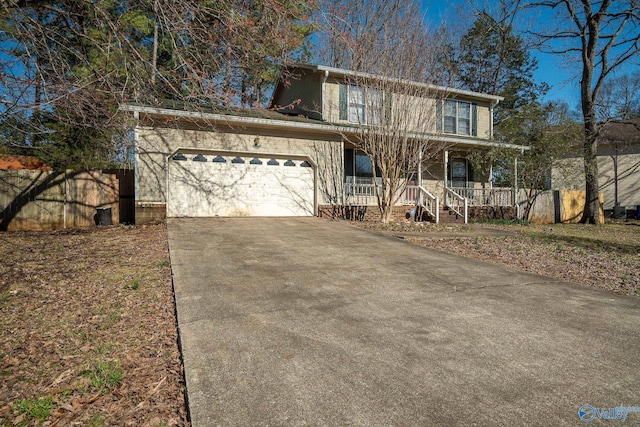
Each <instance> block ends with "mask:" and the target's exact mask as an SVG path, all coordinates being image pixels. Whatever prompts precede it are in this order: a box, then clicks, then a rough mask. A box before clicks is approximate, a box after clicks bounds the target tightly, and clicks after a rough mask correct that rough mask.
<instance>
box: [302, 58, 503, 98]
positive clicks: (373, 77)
mask: <svg viewBox="0 0 640 427" xmlns="http://www.w3.org/2000/svg"><path fill="white" fill-rule="evenodd" d="M291 68H306V69H308V70H315V71H322V72H324V73H330V74H334V75H336V76H339V77H357V78H361V79H371V80H381V79H388V77H385V76H380V75H375V74H370V73H363V72H358V71H351V70H345V69H342V68H335V67H327V66H324V65H309V64H296V65H293V66H292V67H291ZM392 80H394V81H395V80H397V81H399V82H404V83H406V84H408V85H411V86H416V87H423V88H427V89H432V90H435V91H437V92H445V93H452V94H456V95H462V96H469V97H473V98H478V99H485V100H488V101H492V103H495V104H497V103H498V102H500V101H502V100H504V97H502V96H498V95H489V94H487V93H481V92H474V91H471V90H464V89H455V88H450V87H446V86H439V85H433V84H430V83H420V82H414V81H411V80H406V79H392Z"/></svg>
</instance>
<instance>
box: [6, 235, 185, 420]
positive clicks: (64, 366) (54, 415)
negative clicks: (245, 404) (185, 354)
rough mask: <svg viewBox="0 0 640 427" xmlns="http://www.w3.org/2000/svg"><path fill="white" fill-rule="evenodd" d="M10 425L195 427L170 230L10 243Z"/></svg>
mask: <svg viewBox="0 0 640 427" xmlns="http://www.w3.org/2000/svg"><path fill="white" fill-rule="evenodd" d="M0 253H1V254H2V263H1V265H0V322H2V325H1V331H2V335H1V336H0V426H5V425H6V426H11V425H49V426H54V425H59V426H62V425H82V426H108V425H118V426H127V425H131V426H133V425H135V426H138V425H142V426H144V425H149V426H172V425H180V426H182V425H188V424H189V423H188V419H187V411H186V405H185V390H184V380H183V378H184V376H183V371H182V364H181V360H180V352H179V348H178V338H177V329H176V318H175V311H174V301H173V292H172V287H171V270H170V264H169V253H168V247H167V233H166V227H165V226H164V225H153V226H147V227H129V226H112V227H104V228H96V227H94V228H86V229H73V230H63V231H57V232H5V233H1V234H0Z"/></svg>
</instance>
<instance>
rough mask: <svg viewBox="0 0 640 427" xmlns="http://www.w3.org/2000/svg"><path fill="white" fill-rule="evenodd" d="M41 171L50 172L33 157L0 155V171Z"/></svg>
mask: <svg viewBox="0 0 640 427" xmlns="http://www.w3.org/2000/svg"><path fill="white" fill-rule="evenodd" d="M20 169H28V170H41V171H51V170H52V169H51V167H50V166H47V165H46V164H45V163H44V162H43V161H42V160H40V159H38V158H37V157H33V156H19V155H14V154H0V170H20Z"/></svg>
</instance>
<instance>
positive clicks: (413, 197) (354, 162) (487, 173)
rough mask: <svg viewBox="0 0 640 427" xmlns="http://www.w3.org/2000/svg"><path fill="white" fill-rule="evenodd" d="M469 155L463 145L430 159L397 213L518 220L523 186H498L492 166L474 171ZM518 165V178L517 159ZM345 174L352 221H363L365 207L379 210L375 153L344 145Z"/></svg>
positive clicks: (397, 205) (447, 219)
mask: <svg viewBox="0 0 640 427" xmlns="http://www.w3.org/2000/svg"><path fill="white" fill-rule="evenodd" d="M469 153H470V151H469V150H465V149H457V148H456V149H451V150H443V151H441V152H440V153H437V154H436V155H434V156H433V158H431V159H428V160H426V161H424V162H423V163H422V167H421V168H419V170H417V171H416V172H415V173H413V174H411V176H409V177H408V183H407V185H406V187H405V188H404V191H402V192H401V193H400V195H399V197H398V199H397V201H396V203H395V206H394V212H395V211H398V215H396V216H399V217H404V219H410V220H413V221H429V222H435V223H436V224H437V223H440V222H461V223H465V224H466V223H468V222H469V220H471V219H514V218H517V215H518V212H517V210H518V208H517V203H516V194H517V188H515V186H511V187H498V186H494V184H493V179H492V178H493V175H494V174H493V170H492V168H491V167H490V166H489V167H488V168H487V169H486V170H484V171H482V170H474V169H476V168H474V166H473V162H472V161H471V160H470V159H469ZM513 167H514V172H515V175H516V177H517V159H515V160H514V164H513ZM344 173H345V175H344V197H343V202H344V203H343V204H344V206H345V207H347V211H349V208H351V211H350V214H351V215H350V216H351V218H350V219H363V215H362V212H363V210H364V211H366V210H369V209H377V205H378V198H377V194H378V192H379V191H380V188H381V181H380V180H381V178H380V177H379V175H380V174H379V173H377V174H376V175H377V176H378V177H377V178H374V173H373V168H372V165H371V161H370V160H369V157H368V156H367V155H366V154H365V153H362V152H360V151H358V150H357V149H356V148H354V147H349V146H346V147H345V149H344ZM514 181H515V182H517V179H516V180H514ZM444 215H447V216H446V217H445V216H444Z"/></svg>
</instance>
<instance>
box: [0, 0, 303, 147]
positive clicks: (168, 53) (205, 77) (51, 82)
mask: <svg viewBox="0 0 640 427" xmlns="http://www.w3.org/2000/svg"><path fill="white" fill-rule="evenodd" d="M314 2H315V0H303V1H292V0H285V1H280V0H262V1H258V2H246V1H241V0H215V1H214V0H197V1H189V2H175V1H173V0H140V1H135V2H131V1H126V0H100V1H80V0H40V1H28V0H7V1H5V2H3V3H2V5H0V38H1V39H0V61H2V62H1V63H0V66H2V70H1V71H0V126H3V125H4V126H13V127H12V129H14V130H16V129H17V130H21V131H23V132H24V134H25V137H24V138H13V139H12V141H2V142H3V143H4V144H5V145H19V144H20V143H23V145H26V146H28V147H31V148H38V149H41V150H45V149H48V148H50V147H51V146H52V144H60V143H62V141H61V140H60V139H59V138H56V137H54V136H53V135H54V133H58V134H59V135H65V138H72V137H77V138H82V139H83V141H69V146H70V147H77V144H79V143H80V142H82V143H83V144H89V145H92V146H94V147H95V146H102V147H103V151H105V152H108V151H110V150H111V151H113V146H112V144H113V141H114V138H112V132H111V131H113V130H114V129H115V128H116V127H117V125H118V124H121V123H123V121H122V120H119V119H117V113H118V107H119V105H120V104H122V103H123V102H144V103H151V102H156V101H159V100H161V99H167V98H168V99H172V100H174V101H178V102H179V104H185V103H187V104H189V105H190V106H191V107H192V108H198V107H208V108H218V107H227V108H228V107H233V108H245V107H250V106H256V105H260V104H262V103H264V102H265V96H266V94H267V93H268V92H269V85H271V84H273V83H274V82H275V79H276V75H277V74H276V69H277V67H278V66H279V65H280V64H281V63H282V62H284V61H288V60H299V59H303V58H305V54H306V52H307V49H305V46H306V43H307V42H308V36H309V34H310V33H311V31H312V30H313V26H312V25H311V24H310V17H311V14H312V12H313V10H314V4H315V3H314ZM18 119H20V120H22V121H23V126H18V127H16V126H15V122H16V120H18ZM54 123H55V126H53V124H54ZM65 127H67V128H68V129H66V130H64V131H63V130H62V129H63V128H65ZM86 129H91V130H92V131H85V130H86ZM3 134H7V135H9V134H12V133H11V132H0V135H3ZM88 152H91V150H88ZM98 158H100V156H98Z"/></svg>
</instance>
